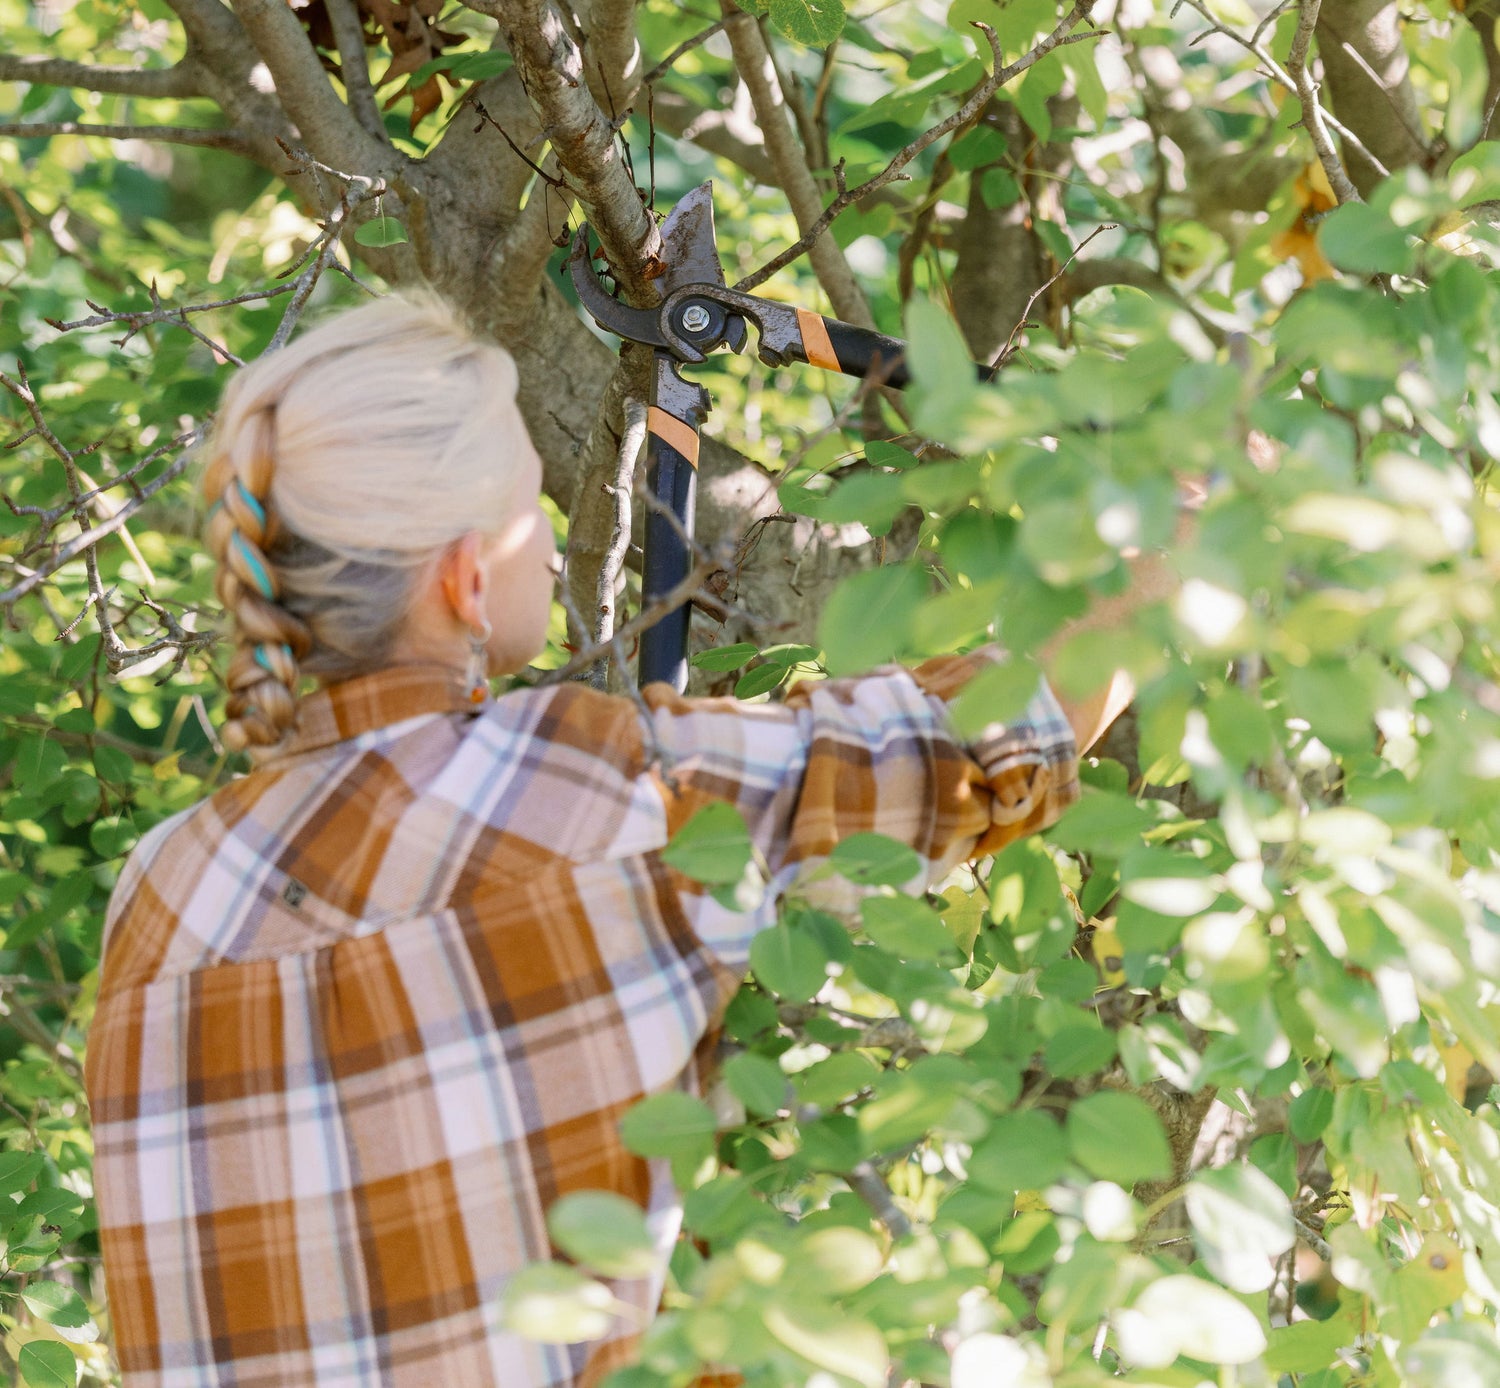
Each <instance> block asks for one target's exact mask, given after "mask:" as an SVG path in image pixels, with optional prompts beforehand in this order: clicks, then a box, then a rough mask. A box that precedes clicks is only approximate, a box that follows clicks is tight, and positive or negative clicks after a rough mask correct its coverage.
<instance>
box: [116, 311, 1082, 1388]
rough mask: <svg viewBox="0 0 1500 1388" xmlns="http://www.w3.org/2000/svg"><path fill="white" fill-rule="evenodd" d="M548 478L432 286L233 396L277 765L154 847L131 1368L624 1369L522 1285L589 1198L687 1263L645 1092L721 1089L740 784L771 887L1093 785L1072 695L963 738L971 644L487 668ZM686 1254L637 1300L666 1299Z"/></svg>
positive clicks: (525, 639) (274, 1376)
mask: <svg viewBox="0 0 1500 1388" xmlns="http://www.w3.org/2000/svg"><path fill="white" fill-rule="evenodd" d="M539 488H540V465H539V463H538V460H537V456H536V453H535V450H534V449H533V448H532V446H531V443H530V441H529V440H528V438H527V436H526V431H525V428H524V427H523V425H522V422H521V419H520V417H519V415H518V413H517V411H516V406H515V371H514V367H513V365H512V363H511V361H510V359H509V357H508V356H507V355H506V354H505V353H504V352H503V351H501V350H500V349H499V348H497V347H494V346H491V345H486V344H483V343H480V342H477V341H476V340H474V339H473V338H472V337H470V336H469V335H468V333H466V332H465V331H464V330H463V329H462V328H461V327H460V326H459V325H458V324H457V322H456V321H455V320H454V318H453V317H452V316H451V315H450V314H449V313H448V312H447V311H445V310H444V309H442V308H441V307H440V306H439V305H438V304H436V303H435V302H433V301H430V300H403V299H386V300H382V301H379V302H376V303H373V304H370V305H368V306H365V307H362V308H359V309H356V310H353V311H352V312H348V313H345V314H343V315H342V316H340V317H337V318H335V319H333V320H331V321H329V322H327V323H325V324H324V325H322V326H320V327H317V328H315V329H313V330H312V331H310V332H308V333H306V334H305V335H304V336H302V337H301V338H300V339H299V340H298V341H297V342H296V343H294V344H293V345H292V346H290V347H287V348H285V349H284V350H282V351H280V352H278V353H277V354H275V355H273V356H270V357H267V358H265V359H263V360H261V361H258V362H256V363H255V364H254V365H252V366H251V367H249V368H248V369H246V370H245V371H244V372H242V373H241V374H240V376H239V377H238V378H237V379H236V380H235V382H234V383H233V385H232V387H231V389H230V391H229V393H228V395H227V397H226V400H225V404H224V408H223V410H222V412H221V415H220V417H219V420H218V424H217V428H216V432H215V436H214V440H213V442H212V445H211V447H210V451H209V462H208V469H207V474H206V490H207V494H208V497H209V499H210V501H211V503H212V509H211V513H210V519H209V523H208V531H207V534H208V542H209V546H210V548H211V549H212V551H213V553H214V555H215V557H216V558H217V560H218V562H219V578H218V588H219V594H220V596H221V598H222V599H223V602H224V605H225V607H226V609H227V610H228V611H229V613H230V615H231V617H232V619H233V621H234V625H235V631H236V641H237V644H236V648H235V653H234V656H233V659H232V661H231V664H230V671H229V682H230V686H231V689H232V694H231V698H230V701H229V722H228V724H227V725H226V727H225V730H224V737H225V741H226V742H227V743H228V744H229V745H231V746H233V747H248V748H249V749H250V750H251V752H252V754H253V756H254V759H255V763H256V768H255V770H254V771H252V772H251V774H249V775H248V776H245V777H243V778H241V779H239V780H236V781H234V782H233V783H231V784H230V785H228V786H226V787H224V788H223V789H221V790H219V791H218V792H217V793H215V794H214V795H213V796H212V797H211V798H210V799H209V800H208V801H207V802H205V803H204V804H201V805H199V806H197V807H195V808H193V809H191V810H188V811H186V812H185V813H183V814H181V815H179V816H177V817H175V818H174V819H171V820H169V821H167V822H166V823H164V824H161V825H159V826H158V827H157V828H156V829H154V830H153V831H152V832H151V833H149V834H148V835H147V836H146V837H145V838H144V839H143V840H142V843H141V845H140V847H139V849H138V850H137V851H136V853H135V855H134V856H133V857H132V859H131V860H130V862H129V864H128V865H127V867H126V869H125V871H124V873H123V874H122V876H121V879H120V883H119V886H118V888H117V890H116V893H115V896H114V900H113V903H112V907H111V912H110V920H109V924H108V933H107V943H106V953H105V962H104V971H103V979H102V983H101V989H100V999H99V1007H98V1013H97V1018H96V1021H95V1023H94V1029H93V1033H92V1036H91V1038H90V1048H89V1070H88V1081H89V1091H90V1094H91V1098H92V1104H93V1116H94V1132H95V1141H96V1151H97V1157H96V1162H97V1165H96V1174H97V1182H98V1201H99V1211H100V1221H101V1236H102V1240H103V1248H104V1257H105V1266H106V1269H107V1273H108V1278H109V1294H110V1305H111V1311H112V1316H113V1322H114V1332H115V1338H116V1343H117V1346H118V1349H119V1354H120V1358H121V1362H122V1366H123V1368H124V1372H125V1381H126V1383H127V1384H128V1385H130V1386H131V1388H145V1386H146V1385H161V1388H188V1385H200V1384H217V1383H233V1384H236V1385H238V1388H269V1386H270V1385H273V1384H274V1385H290V1384H320V1385H348V1388H355V1386H356V1385H359V1386H360V1388H363V1385H374V1384H382V1385H407V1384H411V1385H417V1384H420V1385H423V1386H424V1388H426V1385H432V1384H443V1385H448V1386H449V1388H464V1386H465V1385H474V1386H475V1388H480V1386H481V1385H489V1384H496V1385H503V1388H541V1385H564V1384H575V1383H593V1382H596V1381H597V1380H598V1379H599V1378H600V1377H602V1376H603V1374H604V1372H605V1371H606V1369H607V1368H609V1367H611V1366H612V1365H613V1364H616V1363H618V1362H620V1361H621V1359H622V1358H623V1357H624V1352H625V1351H626V1350H628V1340H627V1339H625V1338H623V1337H625V1336H626V1335H627V1334H628V1327H626V1326H625V1325H623V1324H622V1325H621V1331H620V1334H621V1337H622V1338H621V1339H618V1340H616V1341H614V1342H612V1343H606V1344H604V1345H584V1346H574V1347H565V1348H557V1347H548V1346H540V1345H535V1344H530V1343H527V1342H524V1341H522V1340H520V1339H519V1338H518V1337H516V1336H514V1335H512V1334H510V1333H509V1332H507V1331H506V1330H505V1329H504V1328H503V1326H502V1325H501V1323H500V1317H499V1299H500V1293H501V1292H502V1290H503V1288H504V1286H505V1283H506V1280H507V1278H508V1277H509V1276H510V1275H511V1274H512V1273H513V1272H514V1271H515V1270H516V1269H517V1268H519V1267H521V1266H522V1265H524V1264H525V1263H526V1262H528V1261H531V1260H534V1259H538V1258H545V1257H547V1256H548V1255H549V1246H548V1241H547V1236H546V1230H545V1215H546V1211H547V1209H548V1207H549V1206H550V1205H551V1204H552V1202H553V1201H554V1200H556V1199H557V1197H558V1196H560V1195H562V1194H564V1193H566V1192H568V1191H573V1190H579V1189H603V1190H610V1191H616V1192H620V1193H622V1194H624V1195H627V1196H629V1197H630V1198H632V1199H634V1200H636V1201H638V1202H639V1203H640V1204H641V1205H642V1206H644V1207H646V1208H647V1209H648V1210H649V1211H650V1212H651V1219H652V1221H653V1228H654V1230H655V1231H656V1232H657V1234H658V1237H659V1240H660V1247H661V1252H662V1267H663V1268H664V1267H665V1260H666V1256H667V1253H668V1251H669V1249H670V1246H671V1243H672V1240H673V1237H674V1233H675V1228H676V1213H677V1205H676V1198H675V1195H674V1193H673V1191H672V1189H671V1186H670V1183H669V1181H668V1179H667V1177H666V1174H665V1172H664V1171H662V1170H659V1169H657V1168H656V1167H655V1166H654V1165H650V1164H647V1163H645V1162H642V1161H640V1160H638V1159H637V1158H635V1157H634V1156H632V1155H631V1154H630V1153H628V1152H627V1151H626V1150H625V1149H624V1147H623V1146H622V1145H621V1143H620V1140H619V1136H618V1133H617V1125H618V1122H619V1118H620V1115H621V1114H622V1113H623V1112H624V1110H625V1109H626V1108H628V1107H629V1106H630V1104H631V1103H632V1102H634V1101H635V1100H637V1099H638V1098H639V1097H640V1096H642V1095H643V1094H646V1093H649V1092H652V1091H655V1090H659V1089H663V1088H667V1087H672V1086H676V1087H680V1088H683V1089H686V1090H689V1091H696V1090H697V1088H698V1085H699V1070H698V1066H699V1062H700V1061H701V1060H702V1058H703V1056H704V1054H705V1053H706V1050H707V1046H708V1040H709V1038H711V1036H712V1033H713V1031H714V1029H715V1027H716V1026H717V1023H718V1020H719V1018H720V1016H721V1014H722V1010H723V1008H724V1006H725V1004H726V1002H727V1000H728V998H729V997H730V995H731V994H732V992H733V990H734V988H735V986H736V984H737V981H738V979H739V978H740V976H741V973H742V971H743V970H744V968H745V961H746V958H747V954H748V946H749V941H750V938H751V936H752V935H753V934H754V932H755V931H756V930H758V929H760V928H761V927H763V926H764V925H766V924H767V923H769V921H770V920H771V918H772V910H771V907H770V906H769V905H767V906H766V907H765V908H764V909H762V910H760V911H757V912H754V913H750V914H747V915H740V914H735V913H733V912H730V911H728V910H726V909H724V908H723V907H721V906H719V905H718V904H717V903H715V902H714V900H713V899H712V898H711V897H710V896H708V895H707V894H706V893H704V892H703V891H702V890H701V889H700V887H699V886H698V885H697V884H696V883H694V882H692V881H690V880H688V879H686V878H684V877H682V876H681V875H679V874H677V873H676V872H674V871H673V870H672V869H670V868H669V867H667V866H666V865H665V864H664V863H663V862H662V859H661V852H660V851H661V849H662V848H663V846H664V845H665V844H666V843H667V842H668V840H669V839H670V838H671V836H672V834H673V833H674V832H675V831H676V830H677V828H679V827H680V826H681V825H682V824H683V823H684V822H686V821H687V820H688V819H689V818H690V817H691V816H692V815H693V814H694V813H695V812H696V811H698V810H699V809H701V808H702V807H703V806H705V805H707V804H709V803H711V802H715V801H728V802H729V803H731V804H733V805H734V806H735V807H736V808H737V809H738V810H739V811H740V812H741V813H742V814H743V816H744V818H745V820H746V822H747V824H748V825H749V827H750V831H751V834H752V835H753V837H754V838H755V840H756V842H757V843H758V845H759V847H760V850H761V851H762V853H763V854H764V855H765V857H766V860H767V862H768V864H769V866H770V869H771V872H772V874H773V880H772V885H773V888H774V889H779V888H782V887H784V886H785V885H786V884H787V883H788V882H789V881H790V880H791V878H792V877H793V876H794V875H795V874H796V873H797V872H798V871H799V869H801V868H802V867H804V866H805V865H807V864H808V863H810V862H816V861H817V860H818V859H820V858H821V857H822V856H824V855H826V854H827V852H828V851H829V850H830V848H831V847H832V846H833V844H834V843H835V842H837V841H838V840H839V839H840V838H841V837H842V836H844V835H846V834H849V833H852V832H855V831H862V830H874V831H878V832H881V833H884V834H888V835H891V836H893V837H895V838H898V839H901V840H903V841H905V842H906V843H909V844H911V845H912V846H913V847H915V848H916V849H917V851H918V852H919V853H920V854H921V855H922V857H923V858H924V860H925V862H926V864H927V868H928V872H929V874H935V873H938V872H940V871H941V870H943V869H944V868H945V866H946V865H949V864H951V863H953V862H955V861H957V860H959V859H960V858H962V857H964V856H970V855H974V854H977V853H980V852H985V851H991V850H993V849H994V848H995V847H997V846H999V845H1000V844H1001V843H1003V842H1006V841H1008V840H1010V839H1012V838H1015V837H1016V836H1018V835H1021V834H1024V833H1027V832H1030V831H1032V830H1034V829H1037V828H1039V827H1041V826H1042V825H1044V824H1045V823H1047V822H1048V821H1050V820H1051V819H1052V818H1053V817H1055V815H1056V814H1057V813H1058V812H1059V811H1060V810H1061V809H1062V808H1063V807H1064V806H1065V805H1066V804H1067V803H1068V802H1069V801H1070V800H1071V799H1072V797H1073V796H1074V795H1075V793H1076V781H1075V755H1076V753H1075V733H1074V730H1073V729H1072V728H1070V725H1069V721H1068V719H1067V718H1066V717H1065V716H1064V714H1063V712H1062V711H1061V709H1060V708H1059V706H1058V705H1057V703H1056V702H1055V701H1054V699H1053V698H1052V696H1051V695H1050V694H1049V693H1048V692H1047V690H1046V689H1045V687H1043V688H1042V689H1041V690H1039V692H1038V695H1037V697H1036V700H1035V701H1034V703H1033V704H1032V706H1031V708H1030V709H1029V710H1028V711H1027V713H1026V715H1025V716H1024V717H1023V718H1022V719H1021V720H1020V721H1018V722H1017V723H1015V724H1014V725H1013V726H1011V727H1008V728H1007V727H999V726H996V727H993V728H991V729H990V730H988V732H987V733H986V735H985V736H984V737H983V738H981V739H980V740H979V741H978V742H976V743H973V744H971V745H969V746H967V747H965V746H962V745H960V744H959V743H958V741H957V740H956V739H955V737H954V735H953V734H952V733H951V732H950V731H949V730H948V728H947V725H946V722H945V719H944V715H943V705H942V701H943V699H944V698H947V697H951V695H953V694H954V693H955V692H956V691H957V690H958V689H959V688H960V687H961V686H962V684H963V683H964V682H965V680H967V679H968V678H969V677H970V676H971V675H972V674H973V673H974V671H975V670H977V669H979V668H980V667H981V665H982V663H983V662H982V661H980V660H977V659H962V660H961V659H946V660H942V661H938V662H933V663H930V664H929V665H928V666H926V667H923V669H922V670H921V671H919V672H917V673H916V674H915V675H912V674H908V673H905V672H895V673H892V672H887V673H885V674H881V675H877V676H872V677H869V678H867V679H864V680H859V681H829V682H826V683H821V684H818V683H815V684H811V685H804V686H802V687H800V688H799V689H796V690H794V691H793V692H792V693H791V694H790V695H789V696H788V698H787V699H786V701H785V703H784V704H781V705H775V706H764V705H762V706H747V705H743V704H739V703H736V702H734V701H733V700H704V701H698V700H691V699H684V698H681V697H679V696H677V695H675V694H673V693H672V692H671V691H670V690H668V689H666V688H665V687H664V686H655V687H652V688H651V689H649V690H647V691H646V700H647V703H648V704H649V707H650V709H651V720H652V724H653V726H652V728H651V730H650V732H649V734H648V731H647V730H646V729H645V727H644V726H643V718H642V716H641V715H639V714H638V712H637V709H636V706H635V705H634V704H633V703H632V702H631V701H630V700H628V699H623V698H616V697H611V696H607V695H604V694H600V693H597V692H594V691H592V690H590V689H587V688H585V687H583V686H581V685H578V684H565V685H561V686H557V687H553V688H546V689H525V690H520V691H517V692H514V693H510V694H507V695H505V696H504V697H502V698H500V699H499V700H492V699H491V698H490V696H489V691H488V686H487V683H486V679H487V677H488V676H489V675H495V674H503V673H508V672H513V671H515V670H517V669H519V668H520V667H521V666H523V665H524V664H525V663H526V662H527V661H528V660H530V659H531V658H532V657H533V656H534V655H535V654H536V653H537V652H538V651H539V650H540V648H541V647H542V645H543V641H544V634H545V631H546V626H547V616H548V610H549V603H550V599H551V592H552V570H553V563H554V558H555V555H554V544H553V539H552V532H551V529H550V526H549V524H548V521H547V518H546V516H545V515H544V513H543V512H542V510H541V507H540V505H539ZM307 676H313V677H316V679H317V680H318V681H319V688H318V689H317V691H316V692H314V693H311V694H307V695H300V694H299V690H300V689H301V686H302V684H303V682H304V677H307ZM1070 713H1071V716H1072V719H1073V720H1074V722H1075V723H1077V724H1078V727H1079V730H1080V731H1082V730H1083V729H1085V728H1088V729H1092V728H1093V726H1094V725H1095V724H1096V723H1097V722H1098V715H1099V708H1098V706H1097V704H1096V705H1095V706H1094V707H1091V708H1086V709H1085V708H1080V709H1074V710H1070ZM658 749H659V751H658ZM658 756H664V757H666V758H669V759H670V777H668V776H667V775H666V774H664V772H665V768H664V766H663V765H662V763H661V761H660V760H658ZM774 894H775V893H774V890H773V892H772V893H771V894H770V895H771V896H774ZM769 899H770V898H769V896H768V901H769ZM660 1284H661V1277H660V1276H658V1277H657V1278H655V1279H643V1280H642V1281H640V1282H636V1283H625V1284H621V1285H620V1286H619V1287H618V1288H617V1289H616V1290H617V1292H618V1294H619V1296H620V1297H621V1298H622V1299H623V1300H625V1301H627V1302H631V1303H633V1304H635V1305H636V1306H637V1307H638V1308H639V1310H640V1311H641V1313H642V1315H643V1316H645V1315H649V1313H650V1311H651V1309H652V1308H653V1307H654V1306H655V1304H656V1300H657V1298H658V1296H659V1293H660Z"/></svg>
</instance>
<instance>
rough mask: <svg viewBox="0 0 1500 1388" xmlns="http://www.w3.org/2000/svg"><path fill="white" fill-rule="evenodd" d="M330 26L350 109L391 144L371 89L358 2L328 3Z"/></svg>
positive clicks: (340, 0)
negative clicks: (356, 4)
mask: <svg viewBox="0 0 1500 1388" xmlns="http://www.w3.org/2000/svg"><path fill="white" fill-rule="evenodd" d="M324 8H325V9H326V10H327V11H328V22H329V24H330V25H332V27H333V41H334V43H335V44H337V45H338V50H339V72H340V74H341V76H342V77H343V79H344V90H345V91H346V92H348V94H349V109H350V110H351V111H353V112H354V118H355V120H357V121H358V122H359V123H360V126H361V127H362V128H363V129H365V130H367V131H368V132H369V133H370V134H371V135H373V136H374V137H375V138H376V139H377V140H379V141H380V142H381V143H382V144H389V143H390V136H389V135H388V134H387V133H386V128H385V121H384V120H382V119H381V115H380V104H379V103H378V102H377V101H376V100H375V89H374V88H373V87H372V86H371V85H370V65H369V64H368V63H367V62H366V61H365V32H364V28H363V26H362V25H361V24H360V19H359V11H358V10H356V9H355V8H354V0H324Z"/></svg>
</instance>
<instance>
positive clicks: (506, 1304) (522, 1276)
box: [500, 1263, 615, 1345]
mask: <svg viewBox="0 0 1500 1388" xmlns="http://www.w3.org/2000/svg"><path fill="white" fill-rule="evenodd" d="M614 1306H615V1299H614V1297H613V1296H612V1295H611V1294H610V1290H609V1288H608V1287H606V1286H605V1285H604V1284H603V1283H602V1282H596V1281H594V1279H593V1278H591V1277H585V1276H584V1275H583V1273H581V1272H579V1271H578V1269H577V1268H571V1267H568V1266H567V1265H566V1264H564V1263H532V1264H531V1265H530V1266H528V1267H524V1268H522V1269H521V1270H520V1272H518V1273H516V1274H515V1276H514V1277H512V1278H511V1279H510V1281H509V1282H508V1283H507V1284H506V1287H505V1292H504V1295H503V1297H502V1301H501V1312H500V1314H501V1318H502V1320H503V1321H504V1323H505V1325H506V1327H507V1328H508V1329H510V1330H513V1331H515V1333H516V1334H518V1335H523V1336H525V1337H526V1339H528V1340H538V1341H540V1342H541V1343H543V1344H548V1345H570V1344H577V1343H578V1342H580V1341H583V1340H600V1339H603V1338H604V1336H606V1335H607V1334H609V1332H610V1330H611V1329H612V1328H613V1326H614V1323H615V1317H614Z"/></svg>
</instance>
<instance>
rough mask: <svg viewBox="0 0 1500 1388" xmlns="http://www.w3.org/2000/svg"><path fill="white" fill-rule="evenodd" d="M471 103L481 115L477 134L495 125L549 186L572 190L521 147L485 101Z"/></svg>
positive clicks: (531, 168) (517, 155) (519, 156)
mask: <svg viewBox="0 0 1500 1388" xmlns="http://www.w3.org/2000/svg"><path fill="white" fill-rule="evenodd" d="M469 104H470V105H471V106H473V108H474V110H475V111H476V112H477V113H478V115H479V124H478V125H476V126H475V127H474V130H475V133H476V134H477V133H478V132H479V131H480V130H483V129H484V127H485V126H487V125H492V126H494V127H495V129H496V130H498V131H499V132H500V137H501V138H502V139H503V140H504V141H505V143H506V144H508V145H509V146H510V147H511V150H512V152H513V153H514V154H515V156H516V158H517V159H519V160H520V161H521V162H522V163H523V164H525V165H526V167H527V168H528V169H530V170H531V171H532V173H534V174H536V176H537V177H538V178H540V179H542V180H543V181H544V182H546V183H547V185H548V186H549V187H552V188H560V189H561V190H562V191H563V192H568V191H570V190H569V188H568V185H567V184H566V183H564V182H563V180H562V179H560V178H558V177H557V176H556V175H555V174H549V173H548V172H547V171H546V169H544V168H543V167H542V166H541V165H540V164H538V163H537V162H536V160H534V159H532V158H531V157H530V156H529V155H528V154H527V153H526V151H525V150H524V149H522V148H521V146H520V145H518V144H517V143H516V142H515V141H514V140H513V139H511V137H510V134H509V132H508V131H507V130H506V128H505V127H504V126H503V125H501V124H500V122H499V121H497V120H496V119H495V118H494V116H492V115H490V113H489V112H488V111H486V110H485V109H484V102H482V101H480V100H478V99H477V98H476V99H475V100H474V101H471V102H470V103H469Z"/></svg>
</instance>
